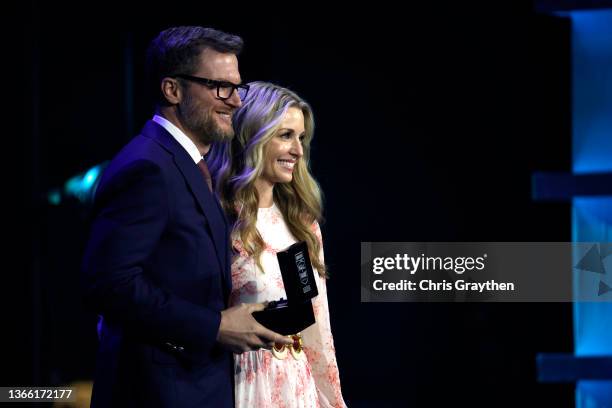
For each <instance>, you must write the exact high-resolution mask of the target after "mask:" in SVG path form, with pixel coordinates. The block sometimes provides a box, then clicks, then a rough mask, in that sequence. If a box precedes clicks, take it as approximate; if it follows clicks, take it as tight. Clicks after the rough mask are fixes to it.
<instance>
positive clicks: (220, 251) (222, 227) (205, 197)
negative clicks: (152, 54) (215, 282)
mask: <svg viewBox="0 0 612 408" xmlns="http://www.w3.org/2000/svg"><path fill="white" fill-rule="evenodd" d="M142 133H143V134H144V135H147V136H149V137H151V138H153V139H154V140H155V141H157V142H158V143H160V144H161V145H162V146H163V147H164V148H165V149H166V150H168V151H170V152H171V153H172V154H173V156H174V162H175V163H176V166H177V167H178V169H179V170H180V172H181V173H182V174H183V177H185V180H186V181H187V185H188V186H189V188H190V189H191V192H192V193H193V195H194V196H195V198H196V201H197V202H198V205H199V206H200V208H201V209H202V212H203V213H204V216H205V217H206V219H207V220H208V225H209V227H210V233H211V235H212V238H213V244H214V245H215V249H216V255H217V260H218V262H219V265H220V266H221V270H222V271H223V280H224V281H225V282H224V283H225V285H228V284H229V285H231V275H230V280H229V282H228V276H227V275H228V271H227V267H226V259H227V258H226V256H227V250H228V248H227V246H228V241H227V224H226V221H225V215H224V213H223V211H222V209H221V206H220V205H219V203H218V202H217V199H216V197H215V196H214V195H213V194H212V193H211V192H210V190H209V189H208V186H207V185H206V182H205V181H204V177H203V176H202V173H201V172H200V169H199V168H198V166H197V165H196V164H195V163H194V162H193V160H192V158H191V156H189V154H188V153H187V152H186V151H185V149H183V147H182V146H181V145H180V144H179V143H178V142H177V141H176V140H174V138H173V137H172V135H171V134H169V133H168V132H167V131H166V130H165V129H164V128H163V127H162V126H160V125H158V124H157V123H155V122H153V121H148V122H147V123H146V124H145V127H144V129H143V132H142Z"/></svg>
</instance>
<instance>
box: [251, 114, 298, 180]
mask: <svg viewBox="0 0 612 408" xmlns="http://www.w3.org/2000/svg"><path fill="white" fill-rule="evenodd" d="M303 139H304V114H303V113H302V110H301V109H300V108H297V107H291V108H289V109H287V112H285V115H284V116H283V118H282V120H281V125H280V128H279V129H278V131H277V132H276V134H275V135H274V136H272V139H270V141H269V142H268V143H267V144H266V145H265V146H264V170H263V174H262V176H261V178H262V179H263V181H265V182H267V183H270V184H272V185H274V184H275V183H289V182H291V180H292V179H293V169H294V167H295V165H296V164H297V161H298V160H300V159H301V158H302V156H303V155H304V150H303V148H302V140H303Z"/></svg>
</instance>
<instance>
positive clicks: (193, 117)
mask: <svg viewBox="0 0 612 408" xmlns="http://www.w3.org/2000/svg"><path fill="white" fill-rule="evenodd" d="M179 110H180V111H181V112H182V116H183V123H184V125H185V127H186V128H187V130H189V131H190V132H191V133H192V134H193V135H194V136H195V137H196V139H197V141H198V142H200V143H202V144H205V145H209V144H211V143H213V142H221V141H224V140H226V139H227V140H229V139H231V138H232V137H234V129H233V128H231V127H230V129H229V130H223V129H221V128H220V127H219V125H218V124H217V122H216V121H215V120H214V118H213V117H212V114H211V113H210V111H209V110H205V109H202V108H200V107H199V106H198V104H197V103H194V102H193V99H191V98H187V99H185V102H184V104H181V105H179Z"/></svg>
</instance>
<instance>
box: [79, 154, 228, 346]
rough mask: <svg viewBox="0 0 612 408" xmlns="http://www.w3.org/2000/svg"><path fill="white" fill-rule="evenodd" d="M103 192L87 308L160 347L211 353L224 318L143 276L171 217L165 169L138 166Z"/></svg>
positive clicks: (87, 273)
mask: <svg viewBox="0 0 612 408" xmlns="http://www.w3.org/2000/svg"><path fill="white" fill-rule="evenodd" d="M101 187H102V189H101V190H100V192H99V194H98V196H97V198H96V207H97V208H98V209H99V210H98V211H97V214H96V218H95V221H94V222H93V225H92V230H91V238H90V241H89V243H88V247H87V251H86V255H85V260H84V268H83V269H84V286H85V291H86V300H87V302H88V303H89V304H91V305H92V306H93V308H94V309H95V310H96V311H97V312H99V313H101V314H102V315H104V316H105V317H106V318H109V319H112V320H113V321H117V322H121V323H122V325H124V326H125V327H127V328H131V329H135V330H138V331H139V332H141V333H145V334H146V335H147V336H151V337H152V339H151V340H154V341H155V340H156V341H158V342H160V343H161V344H163V343H166V342H170V343H173V344H181V345H184V346H185V347H189V348H190V349H191V350H194V351H195V350H200V351H206V350H207V349H210V348H211V347H212V346H213V345H214V343H215V341H216V337H217V332H218V329H219V324H220V322H221V315H220V313H219V312H216V311H213V310H210V309H207V308H205V307H202V306H199V305H195V304H193V303H191V302H188V301H186V300H184V299H182V298H180V297H178V296H176V295H174V294H173V293H170V292H169V291H168V290H165V289H163V288H160V287H159V286H157V285H156V284H155V283H154V282H152V281H151V280H150V279H149V277H148V276H146V275H145V274H144V273H143V265H144V264H145V263H146V262H147V260H148V259H149V257H150V255H151V254H152V252H153V251H154V250H155V248H156V246H157V244H158V243H159V240H160V238H161V235H162V232H163V231H164V229H165V227H166V225H167V222H168V217H169V208H168V192H167V190H166V187H165V180H164V178H163V175H162V173H161V169H160V168H159V167H158V166H157V165H156V164H155V163H152V162H150V161H145V160H141V161H137V162H134V163H132V164H130V165H128V166H126V167H125V168H124V169H122V170H121V171H120V174H116V175H114V176H112V179H111V180H109V181H108V182H107V183H105V184H104V185H103V186H101Z"/></svg>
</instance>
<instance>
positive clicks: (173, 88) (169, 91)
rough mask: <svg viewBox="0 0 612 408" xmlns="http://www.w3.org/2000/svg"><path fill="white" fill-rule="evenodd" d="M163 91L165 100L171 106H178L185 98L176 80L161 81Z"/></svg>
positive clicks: (165, 79) (166, 79)
mask: <svg viewBox="0 0 612 408" xmlns="http://www.w3.org/2000/svg"><path fill="white" fill-rule="evenodd" d="M161 91H162V94H163V95H164V98H166V100H167V101H168V102H169V103H170V104H171V105H176V104H178V103H179V102H180V101H181V99H182V98H183V90H182V89H181V87H180V85H179V83H178V81H177V80H176V79H174V78H168V77H166V78H164V79H162V81H161Z"/></svg>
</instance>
